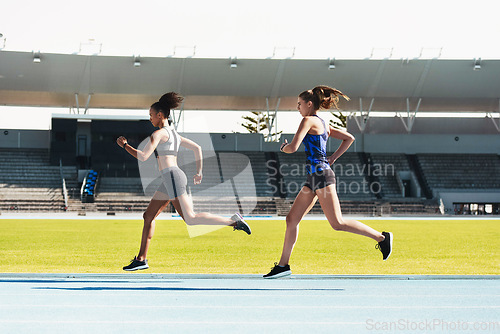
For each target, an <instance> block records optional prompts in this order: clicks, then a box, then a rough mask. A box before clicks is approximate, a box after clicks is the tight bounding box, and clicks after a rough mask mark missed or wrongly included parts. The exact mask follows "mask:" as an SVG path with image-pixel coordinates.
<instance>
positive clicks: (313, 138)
mask: <svg viewBox="0 0 500 334" xmlns="http://www.w3.org/2000/svg"><path fill="white" fill-rule="evenodd" d="M314 116H316V117H318V118H319V119H320V120H321V123H323V128H324V129H325V131H324V132H323V134H320V135H311V134H309V133H307V134H306V135H305V137H304V139H302V143H303V144H304V147H305V149H306V170H307V173H308V174H313V173H316V172H317V171H322V170H324V169H327V168H330V165H329V164H328V160H327V158H326V141H327V140H328V133H327V132H326V125H325V121H323V120H322V119H321V118H320V117H319V116H318V115H314Z"/></svg>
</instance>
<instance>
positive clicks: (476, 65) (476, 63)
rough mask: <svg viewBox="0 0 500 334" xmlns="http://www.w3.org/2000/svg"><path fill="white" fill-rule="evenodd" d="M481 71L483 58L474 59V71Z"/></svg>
mask: <svg viewBox="0 0 500 334" xmlns="http://www.w3.org/2000/svg"><path fill="white" fill-rule="evenodd" d="M480 69H481V58H474V71H475V70H480Z"/></svg>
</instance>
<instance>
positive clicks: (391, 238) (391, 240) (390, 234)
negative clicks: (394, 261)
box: [384, 232, 394, 261]
mask: <svg viewBox="0 0 500 334" xmlns="http://www.w3.org/2000/svg"><path fill="white" fill-rule="evenodd" d="M385 233H387V234H389V240H390V243H389V244H390V245H391V251H390V252H389V254H388V255H387V257H386V258H385V259H384V261H386V260H387V259H388V258H389V256H391V254H392V242H393V241H394V238H393V237H392V232H385Z"/></svg>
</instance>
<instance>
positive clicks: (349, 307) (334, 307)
mask: <svg viewBox="0 0 500 334" xmlns="http://www.w3.org/2000/svg"><path fill="white" fill-rule="evenodd" d="M12 307H31V308H48V307H52V308H58V307H59V308H92V309H97V308H105V309H117V308H130V309H136V308H143V309H147V308H151V309H158V308H164V309H207V308H208V309H252V310H254V309H326V308H328V309H417V310H420V309H465V310H468V309H497V308H500V305H484V306H482V305H474V306H469V305H467V306H455V305H444V306H433V305H411V306H405V305H401V306H380V305H374V306H368V305H310V306H307V305H295V306H294V305H249V306H246V305H102V304H100V305H73V304H39V305H38V304H8V305H0V308H12Z"/></svg>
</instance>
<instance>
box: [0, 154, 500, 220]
mask: <svg viewBox="0 0 500 334" xmlns="http://www.w3.org/2000/svg"><path fill="white" fill-rule="evenodd" d="M0 154H2V157H3V159H2V162H1V163H0V199H1V204H0V211H1V212H12V211H16V212H41V211H46V212H60V211H65V210H68V211H78V212H88V211H98V212H142V211H144V210H145V209H146V208H147V205H148V203H149V200H150V196H148V195H145V194H144V191H143V186H142V183H141V179H140V178H139V177H135V176H134V177H113V176H102V177H100V178H99V185H98V187H97V189H96V196H95V202H94V203H82V201H81V198H79V195H80V193H79V190H80V188H81V187H82V184H81V183H78V180H77V168H76V166H63V167H62V169H63V174H64V177H65V180H66V183H67V185H68V188H69V195H70V196H69V197H70V199H69V207H68V208H65V207H64V199H63V195H62V185H61V177H60V173H59V168H60V167H59V166H51V165H50V163H49V152H48V150H45V149H1V150H0ZM244 156H246V158H247V159H245V158H244ZM238 157H239V158H238ZM269 157H275V158H276V161H274V162H275V163H276V165H275V166H277V167H278V168H275V167H270V166H271V164H270V163H269V160H268V159H269ZM369 159H371V166H372V168H373V166H375V168H378V169H379V172H378V174H377V177H378V178H377V180H378V182H380V185H381V188H382V189H383V194H384V196H383V198H381V199H378V198H376V196H375V194H374V193H373V192H369V191H368V192H366V190H369V185H368V177H367V176H368V174H369V173H375V171H374V170H373V169H370V168H367V167H366V165H364V164H363V163H362V160H361V159H360V157H359V155H358V154H357V153H346V154H344V155H343V156H342V157H341V158H340V159H339V160H338V161H337V162H336V164H335V166H334V170H335V172H336V176H337V182H338V183H339V184H338V185H337V187H338V193H339V198H340V200H341V204H342V210H343V213H344V214H358V215H359V214H361V215H368V216H380V215H398V214H401V215H402V214H436V213H439V206H438V202H437V200H436V199H426V198H425V197H419V198H415V197H403V196H402V192H401V186H400V185H399V184H398V182H397V177H396V174H397V173H399V172H409V171H410V170H411V166H410V164H409V159H408V156H407V155H405V154H382V153H377V154H375V153H372V154H370V155H369ZM417 159H418V163H419V164H420V167H421V170H422V171H423V177H424V179H425V180H426V182H427V183H428V185H429V187H430V188H431V189H432V190H434V191H437V190H443V189H469V190H471V191H473V190H479V191H481V190H485V189H488V190H495V191H499V190H500V179H498V177H497V176H498V175H499V173H500V159H499V156H498V155H495V154H477V155H476V154H417ZM304 161H305V155H304V153H303V152H297V153H295V154H283V153H278V154H276V153H274V152H273V153H272V154H271V152H238V153H237V154H236V153H235V152H218V153H217V154H216V155H214V156H212V157H210V158H208V159H207V160H206V161H205V163H204V170H203V171H204V179H203V183H202V185H203V186H202V187H199V188H198V187H193V186H191V187H190V192H191V193H192V195H193V196H192V197H193V202H194V207H195V211H208V212H213V213H220V214H228V213H231V212H233V211H234V210H241V209H242V208H243V209H244V211H245V212H248V214H255V215H258V214H278V215H286V213H287V212H288V210H289V209H290V207H291V205H292V203H293V200H294V198H295V196H296V194H297V193H298V191H299V190H300V187H301V185H302V183H303V182H304V180H305V171H304V168H303V166H304ZM179 164H180V165H181V166H182V168H183V169H184V171H185V172H186V175H187V176H188V180H190V181H191V180H192V175H194V174H195V171H196V163H195V161H194V157H193V155H192V154H180V155H179ZM220 166H224V167H223V168H221V167H220ZM248 166H251V171H252V173H251V175H248V173H247V174H245V173H244V172H243V173H240V174H239V176H238V173H237V172H241V171H243V170H245V168H247V167H248ZM387 166H389V167H387ZM231 170H234V171H237V172H235V173H234V175H229V174H228V171H231ZM131 174H132V175H137V174H138V173H137V172H134V173H131ZM276 174H279V179H280V180H282V184H281V185H280V186H281V189H279V190H278V191H277V192H276V191H274V190H275V189H274V188H273V186H272V185H273V182H274V181H272V180H273V178H274V179H276ZM109 175H112V173H109ZM231 177H232V178H236V182H231ZM159 181H160V180H159V179H158V180H156V182H157V183H158V182H159ZM352 185H356V186H352ZM363 185H365V186H367V188H365V189H363ZM342 187H343V188H342ZM249 189H250V190H249ZM235 194H236V195H235ZM165 211H166V212H172V213H173V212H175V211H174V208H173V206H172V205H170V206H169V207H167V209H166V210H165ZM311 213H321V208H320V206H319V203H316V205H315V206H314V207H313V209H312V210H311Z"/></svg>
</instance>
